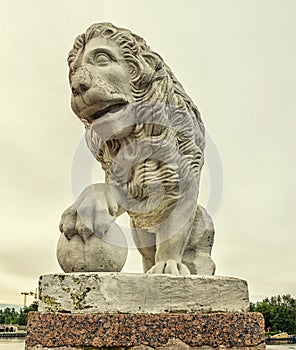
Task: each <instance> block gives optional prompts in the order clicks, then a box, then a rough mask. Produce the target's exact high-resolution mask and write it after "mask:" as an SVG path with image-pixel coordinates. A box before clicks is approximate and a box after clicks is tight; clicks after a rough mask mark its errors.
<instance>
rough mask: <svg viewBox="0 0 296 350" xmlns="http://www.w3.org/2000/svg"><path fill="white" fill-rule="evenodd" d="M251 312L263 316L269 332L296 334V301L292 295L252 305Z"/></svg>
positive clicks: (272, 298)
mask: <svg viewBox="0 0 296 350" xmlns="http://www.w3.org/2000/svg"><path fill="white" fill-rule="evenodd" d="M250 311H256V312H261V313H262V314H263V316H264V319H265V330H266V331H267V332H271V333H278V332H287V333H289V334H296V299H294V298H293V297H291V295H290V294H286V295H282V296H281V295H277V296H273V297H271V298H266V299H264V300H263V301H257V302H256V303H251V304H250Z"/></svg>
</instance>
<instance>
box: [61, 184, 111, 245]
mask: <svg viewBox="0 0 296 350" xmlns="http://www.w3.org/2000/svg"><path fill="white" fill-rule="evenodd" d="M99 185H100V186H99ZM103 185H104V184H96V186H95V185H93V186H92V187H89V188H88V189H86V190H85V191H84V192H83V193H82V194H81V195H80V196H79V198H78V200H77V201H76V202H75V203H74V204H73V205H71V206H70V207H69V208H68V209H66V210H65V212H64V213H63V215H62V218H61V222H60V231H61V232H62V233H64V234H65V236H66V237H67V239H68V240H70V239H71V238H72V237H73V236H75V235H76V234H78V235H80V236H81V238H82V239H83V240H84V241H86V240H88V239H89V238H90V236H91V235H93V234H95V235H96V236H99V237H101V236H102V235H104V234H105V233H106V232H107V231H108V230H109V228H110V226H111V224H112V223H113V222H114V220H115V219H116V212H117V210H118V207H117V203H116V202H115V200H114V199H113V198H112V197H111V194H110V193H109V192H110V191H109V190H108V187H107V186H103Z"/></svg>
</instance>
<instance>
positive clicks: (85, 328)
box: [26, 312, 265, 350]
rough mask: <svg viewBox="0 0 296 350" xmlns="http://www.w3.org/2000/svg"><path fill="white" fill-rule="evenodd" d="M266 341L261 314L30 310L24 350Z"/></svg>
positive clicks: (241, 345) (243, 345) (177, 349)
mask: <svg viewBox="0 0 296 350" xmlns="http://www.w3.org/2000/svg"><path fill="white" fill-rule="evenodd" d="M264 340H265V335H264V319H263V316H262V315H261V314H259V313H211V314H194V315H188V314H158V315H148V314H116V315H110V314H109V315H108V314H80V315H79V314H65V313H41V312H32V313H30V314H29V320H28V326H27V337H26V349H34V347H35V348H37V347H38V346H39V347H41V348H42V347H48V348H63V347H65V348H66V349H67V347H68V348H70V349H71V348H74V349H75V348H79V347H81V348H82V349H88V347H90V348H92V347H93V348H94V349H110V350H111V349H117V350H119V349H130V348H131V349H133V347H136V348H135V349H137V350H144V349H145V350H148V349H150V348H152V349H162V350H165V349H167V350H181V349H182V350H183V349H184V350H187V349H188V350H189V349H200V348H201V347H203V348H202V349H212V348H215V349H217V348H218V349H219V348H220V349H223V348H224V349H229V348H231V349H248V348H250V349H264V344H263V343H264ZM262 344H263V345H262ZM112 347H113V348H112ZM149 347H150V348H149ZM235 347H236V348H235ZM256 347H257V348H256ZM118 348H119V349H118Z"/></svg>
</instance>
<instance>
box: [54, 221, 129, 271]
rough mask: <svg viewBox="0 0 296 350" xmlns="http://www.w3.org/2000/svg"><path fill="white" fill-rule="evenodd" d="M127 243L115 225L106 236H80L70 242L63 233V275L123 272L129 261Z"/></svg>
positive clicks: (60, 253)
mask: <svg viewBox="0 0 296 350" xmlns="http://www.w3.org/2000/svg"><path fill="white" fill-rule="evenodd" d="M127 253H128V248H127V243H126V239H125V236H124V234H123V232H122V230H121V229H120V228H119V226H118V225H116V224H115V223H113V224H112V225H111V227H110V229H109V231H108V232H107V233H106V234H104V235H103V237H102V238H101V237H97V236H95V235H92V236H90V237H89V238H88V239H87V240H86V241H83V240H82V238H81V237H80V236H79V235H75V236H74V237H72V238H71V239H70V240H68V239H67V238H66V236H65V235H64V234H63V233H62V234H61V236H60V238H59V241H58V245H57V259H58V262H59V264H60V266H61V268H62V269H63V271H64V272H120V271H121V270H122V268H123V266H124V264H125V262H126V258H127Z"/></svg>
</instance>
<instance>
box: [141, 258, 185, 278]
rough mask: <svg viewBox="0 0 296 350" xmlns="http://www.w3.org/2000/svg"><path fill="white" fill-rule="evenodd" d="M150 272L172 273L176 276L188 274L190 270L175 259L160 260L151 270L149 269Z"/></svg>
mask: <svg viewBox="0 0 296 350" xmlns="http://www.w3.org/2000/svg"><path fill="white" fill-rule="evenodd" d="M147 273H149V274H152V273H153V274H170V275H174V276H188V275H190V271H189V270H188V268H187V266H186V265H184V264H182V263H178V262H176V261H175V260H167V261H159V262H158V263H156V264H155V265H154V266H152V267H151V269H150V270H148V271H147Z"/></svg>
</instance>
